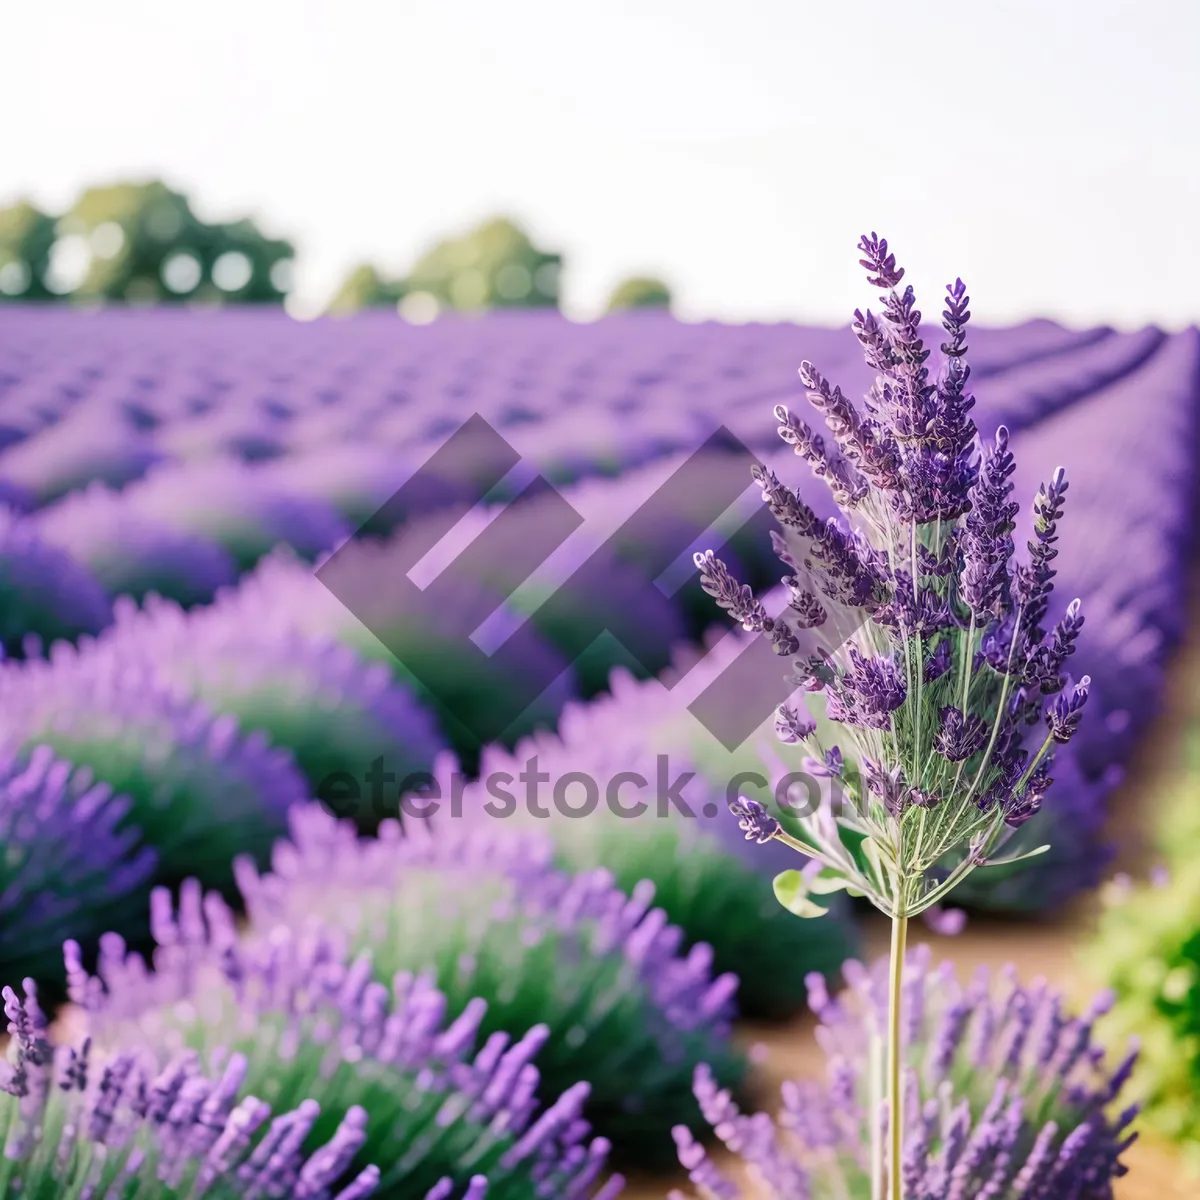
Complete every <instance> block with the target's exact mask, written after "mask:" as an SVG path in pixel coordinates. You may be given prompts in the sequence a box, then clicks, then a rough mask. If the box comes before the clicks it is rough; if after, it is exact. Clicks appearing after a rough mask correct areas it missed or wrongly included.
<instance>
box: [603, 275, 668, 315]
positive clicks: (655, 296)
mask: <svg viewBox="0 0 1200 1200" xmlns="http://www.w3.org/2000/svg"><path fill="white" fill-rule="evenodd" d="M670 307H671V289H670V288H669V287H667V285H666V284H665V283H663V281H662V280H661V279H654V278H653V277H651V276H646V275H634V276H632V277H631V278H629V279H623V280H621V282H620V283H618V284H617V286H616V287H615V288H613V290H612V294H611V295H610V296H609V297H608V304H607V305H606V306H605V310H606V311H607V312H610V313H611V312H620V311H621V310H623V309H627V308H668V309H669V308H670Z"/></svg>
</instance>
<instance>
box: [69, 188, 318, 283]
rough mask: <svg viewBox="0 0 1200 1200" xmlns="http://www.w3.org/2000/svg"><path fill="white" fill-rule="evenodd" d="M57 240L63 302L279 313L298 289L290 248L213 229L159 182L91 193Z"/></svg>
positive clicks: (249, 227)
mask: <svg viewBox="0 0 1200 1200" xmlns="http://www.w3.org/2000/svg"><path fill="white" fill-rule="evenodd" d="M56 233H57V238H56V240H55V242H54V245H53V247H52V249H51V251H50V261H49V264H48V269H47V274H46V282H47V286H48V287H49V289H50V291H51V292H53V293H55V294H57V295H58V296H60V297H61V298H63V299H70V300H85V301H86V300H107V301H117V302H128V303H135V304H137V303H162V302H168V303H169V302H182V301H202V302H208V303H217V304H219V303H227V302H234V303H242V304H278V303H280V302H281V301H282V300H283V298H284V296H285V295H286V293H287V291H288V289H289V288H290V286H291V279H290V271H291V263H292V260H293V258H294V256H295V249H294V248H293V246H292V244H291V243H290V242H287V241H283V240H279V239H272V238H268V237H265V236H264V235H263V233H262V232H261V231H260V230H259V228H258V226H257V225H256V224H255V223H254V222H253V221H250V220H241V221H232V222H228V223H223V224H220V223H219V224H207V223H205V222H203V221H201V220H200V219H199V218H198V217H197V216H196V215H195V213H194V212H192V208H191V204H190V203H189V201H188V198H187V197H186V196H185V195H184V194H183V193H181V192H177V191H174V190H172V189H171V188H169V187H167V186H166V184H164V183H162V182H160V181H158V180H152V181H149V182H145V183H121V184H115V185H112V186H106V187H92V188H88V189H87V190H85V191H84V192H83V194H82V195H81V196H80V197H79V199H78V200H77V201H76V202H75V204H74V206H73V207H72V208H71V210H70V211H69V212H68V213H66V214H65V215H64V216H63V217H62V218H61V219H60V220H59V221H58V223H57V226H56Z"/></svg>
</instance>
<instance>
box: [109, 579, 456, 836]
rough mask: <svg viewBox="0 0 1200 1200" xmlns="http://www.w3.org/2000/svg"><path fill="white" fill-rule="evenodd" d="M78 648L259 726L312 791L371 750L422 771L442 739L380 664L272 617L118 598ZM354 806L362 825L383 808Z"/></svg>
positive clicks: (357, 767)
mask: <svg viewBox="0 0 1200 1200" xmlns="http://www.w3.org/2000/svg"><path fill="white" fill-rule="evenodd" d="M88 653H89V654H91V655H93V656H104V657H108V658H110V659H111V661H112V663H113V669H114V670H122V669H129V668H132V667H133V666H134V665H135V664H136V665H139V666H142V667H144V668H145V669H146V670H148V671H149V672H151V673H152V674H153V675H154V676H155V678H156V679H158V680H161V681H162V682H163V683H164V684H167V685H169V686H170V687H171V689H172V690H173V691H175V692H177V693H178V694H180V695H182V696H185V697H189V698H192V697H194V698H195V699H198V700H200V701H201V702H203V703H204V704H206V705H207V706H208V707H209V708H211V709H212V710H213V711H214V712H216V713H220V714H223V715H228V716H231V717H234V718H236V720H237V722H238V725H239V727H240V728H241V729H243V730H246V731H258V732H261V733H262V734H263V735H264V736H265V737H266V738H267V739H268V740H269V741H270V742H271V744H272V745H274V746H278V747H280V748H282V749H286V750H288V751H290V752H291V753H292V755H293V756H294V758H295V760H296V763H297V765H298V766H299V767H300V769H301V771H302V772H303V773H304V775H305V777H306V778H307V780H308V782H309V785H310V787H311V789H312V791H313V793H314V794H315V792H316V790H317V788H318V787H319V785H320V784H321V783H322V781H324V780H326V779H328V778H329V777H330V776H332V775H334V774H335V773H338V772H345V773H347V774H349V775H352V776H353V777H354V778H356V779H357V778H360V777H361V776H362V774H363V772H364V771H365V770H366V769H367V765H368V764H370V763H372V762H374V761H375V760H376V759H378V758H384V759H385V761H386V763H387V767H388V769H389V770H390V771H394V772H396V774H397V777H398V778H400V779H403V778H405V777H406V776H408V775H409V774H411V773H413V772H418V771H425V770H427V769H428V768H429V767H430V766H431V765H432V763H433V760H434V758H435V756H436V755H437V753H438V752H439V751H440V750H441V749H442V748H443V743H442V740H441V737H440V736H439V734H438V732H437V729H436V728H435V725H434V722H433V718H432V717H431V716H430V714H429V713H428V712H427V710H425V709H424V708H422V707H420V705H418V704H417V702H416V700H415V699H414V698H413V696H412V694H411V693H410V692H408V691H406V690H404V689H402V688H399V687H397V686H396V685H395V683H394V682H393V680H392V675H391V672H389V671H388V669H387V668H386V667H385V666H384V665H383V664H382V663H373V664H364V663H362V662H360V661H359V659H358V658H357V657H356V656H355V654H354V653H353V651H351V650H350V649H349V648H347V647H345V646H340V645H337V644H336V643H331V642H321V641H318V640H316V639H314V638H311V637H308V636H305V635H304V634H302V633H301V632H300V631H299V630H297V629H295V628H293V627H291V626H289V625H288V623H287V622H286V621H285V620H282V619H279V620H275V621H273V622H269V623H263V624H261V625H259V624H254V625H248V624H247V623H246V622H244V621H242V620H241V619H239V617H238V615H237V614H236V613H233V612H231V611H230V610H229V609H228V608H226V607H223V606H220V605H218V606H216V607H210V608H206V609H193V610H192V611H190V612H184V611H183V610H182V609H181V608H180V607H179V606H178V605H176V604H171V603H168V602H166V601H163V600H159V599H158V598H157V597H150V598H149V599H148V600H147V601H146V603H145V604H144V605H143V606H142V607H141V608H140V609H139V608H137V607H135V606H134V605H133V604H131V603H129V602H128V601H127V600H125V599H121V600H118V602H117V604H116V606H115V621H114V624H113V626H112V627H111V628H110V629H108V630H106V631H105V633H104V634H103V635H102V636H101V637H100V638H99V639H98V641H97V643H96V644H95V645H94V646H90V647H89V648H88ZM355 815H356V817H357V818H358V819H359V821H360V824H362V825H363V826H364V827H366V826H370V825H373V824H377V823H378V821H379V818H380V817H381V816H383V815H385V814H383V813H376V812H374V811H373V810H372V809H370V808H369V807H368V806H366V805H362V806H360V810H359V811H358V812H357V813H356V814H355ZM392 815H396V810H395V804H394V802H393V804H392Z"/></svg>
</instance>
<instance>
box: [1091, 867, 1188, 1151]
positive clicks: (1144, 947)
mask: <svg viewBox="0 0 1200 1200" xmlns="http://www.w3.org/2000/svg"><path fill="white" fill-rule="evenodd" d="M1103 899H1104V911H1103V914H1102V916H1101V919H1100V923H1099V927H1098V930H1097V932H1096V936H1095V938H1094V940H1093V942H1092V943H1091V944H1090V945H1089V946H1088V948H1087V951H1086V961H1087V962H1088V965H1089V966H1091V967H1092V968H1093V969H1094V971H1095V973H1096V975H1097V977H1098V978H1099V979H1102V980H1104V981H1106V982H1107V984H1108V986H1109V987H1110V988H1112V990H1113V992H1114V993H1115V995H1116V1004H1115V1006H1114V1008H1113V1011H1112V1012H1111V1013H1110V1014H1109V1016H1108V1017H1107V1018H1106V1019H1105V1026H1104V1027H1102V1033H1103V1035H1104V1037H1106V1038H1107V1039H1108V1040H1109V1041H1112V1040H1114V1038H1115V1037H1128V1036H1131V1035H1132V1036H1136V1037H1137V1038H1139V1039H1140V1041H1141V1045H1142V1053H1141V1057H1140V1059H1139V1061H1138V1068H1137V1070H1136V1071H1135V1072H1134V1075H1133V1082H1132V1087H1133V1090H1134V1092H1135V1093H1136V1096H1135V1098H1136V1099H1139V1100H1140V1101H1142V1103H1143V1105H1144V1110H1143V1113H1142V1117H1141V1119H1142V1120H1143V1121H1144V1123H1145V1124H1146V1125H1147V1126H1149V1127H1151V1128H1153V1129H1155V1130H1157V1131H1158V1132H1159V1133H1160V1134H1162V1135H1164V1136H1166V1137H1168V1138H1170V1139H1171V1140H1173V1141H1176V1142H1178V1143H1180V1144H1181V1146H1182V1148H1183V1150H1184V1153H1185V1155H1186V1157H1187V1158H1188V1159H1189V1161H1190V1162H1191V1164H1192V1165H1193V1166H1194V1167H1197V1168H1200V876H1197V875H1196V874H1195V873H1194V871H1192V870H1189V869H1185V870H1182V871H1180V872H1178V873H1177V874H1176V875H1175V876H1174V877H1173V878H1172V879H1171V881H1170V882H1169V883H1165V882H1163V881H1161V880H1159V881H1157V882H1156V883H1151V884H1139V885H1137V886H1134V885H1132V884H1130V883H1129V882H1128V881H1123V880H1118V881H1114V882H1113V883H1110V884H1109V885H1108V886H1107V888H1106V889H1105V891H1104V893H1103Z"/></svg>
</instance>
